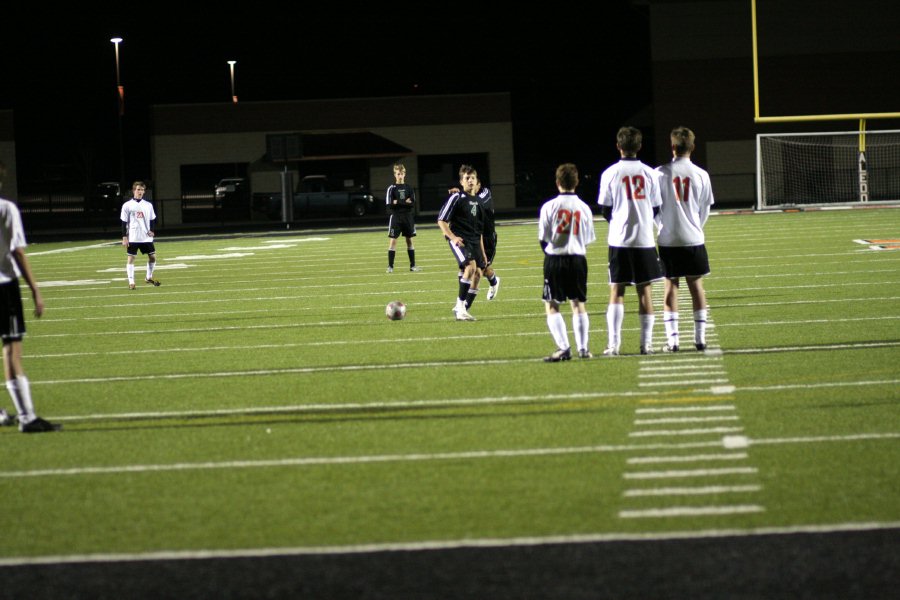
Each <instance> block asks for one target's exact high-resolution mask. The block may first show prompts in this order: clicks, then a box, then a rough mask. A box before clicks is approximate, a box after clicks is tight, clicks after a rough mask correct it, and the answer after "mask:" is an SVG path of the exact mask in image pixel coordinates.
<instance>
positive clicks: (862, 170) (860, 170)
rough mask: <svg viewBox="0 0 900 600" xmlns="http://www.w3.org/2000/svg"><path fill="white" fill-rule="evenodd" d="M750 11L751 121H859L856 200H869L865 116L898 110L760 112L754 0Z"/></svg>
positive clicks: (759, 184)
mask: <svg viewBox="0 0 900 600" xmlns="http://www.w3.org/2000/svg"><path fill="white" fill-rule="evenodd" d="M750 8H751V10H750V13H751V20H752V34H753V108H754V121H755V122H756V123H799V122H810V121H851V120H852V121H857V120H858V121H859V136H858V155H857V183H858V201H859V202H868V201H869V171H868V159H867V156H866V120H867V119H895V118H900V112H879V113H842V114H820V115H781V116H762V115H761V114H760V104H759V96H760V94H759V42H758V29H757V19H756V0H750ZM761 150H762V148H761V143H760V136H759V135H757V137H756V167H757V168H756V183H757V208H762V204H763V179H762V168H763V165H762V157H761Z"/></svg>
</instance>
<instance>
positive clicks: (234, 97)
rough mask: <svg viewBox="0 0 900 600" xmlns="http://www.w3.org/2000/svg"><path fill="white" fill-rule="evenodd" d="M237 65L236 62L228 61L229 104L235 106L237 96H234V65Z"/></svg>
mask: <svg viewBox="0 0 900 600" xmlns="http://www.w3.org/2000/svg"><path fill="white" fill-rule="evenodd" d="M236 64H237V61H236V60H229V61H228V68H229V69H230V71H231V102H232V103H234V104H237V96H236V95H235V94H234V65H236Z"/></svg>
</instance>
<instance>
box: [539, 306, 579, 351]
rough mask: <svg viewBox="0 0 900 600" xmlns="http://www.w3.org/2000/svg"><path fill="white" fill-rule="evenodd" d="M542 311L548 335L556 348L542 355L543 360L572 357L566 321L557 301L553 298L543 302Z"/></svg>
mask: <svg viewBox="0 0 900 600" xmlns="http://www.w3.org/2000/svg"><path fill="white" fill-rule="evenodd" d="M544 312H545V313H546V315H547V329H549V330H550V337H552V338H553V343H554V344H556V350H555V351H554V352H553V353H552V354H550V355H549V356H545V357H544V362H560V361H563V360H569V359H571V358H572V349H571V347H570V346H569V333H568V332H567V331H566V321H565V319H563V316H562V314H560V312H559V303H557V302H556V301H555V300H549V301H545V302H544Z"/></svg>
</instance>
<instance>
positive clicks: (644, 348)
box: [635, 282, 656, 354]
mask: <svg viewBox="0 0 900 600" xmlns="http://www.w3.org/2000/svg"><path fill="white" fill-rule="evenodd" d="M635 287H636V288H637V293H638V315H639V317H640V321H641V354H653V347H652V344H653V324H654V323H655V322H656V314H654V312H653V294H652V286H651V285H650V283H649V282H647V283H639V284H637V285H636V286H635Z"/></svg>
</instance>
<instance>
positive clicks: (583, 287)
mask: <svg viewBox="0 0 900 600" xmlns="http://www.w3.org/2000/svg"><path fill="white" fill-rule="evenodd" d="M576 187H578V169H577V168H576V167H575V165H573V164H571V163H566V164H563V165H560V166H559V167H557V169H556V188H557V189H558V190H559V196H557V197H556V198H553V199H552V200H548V201H547V202H545V203H544V205H543V206H541V215H540V220H539V221H538V239H539V240H540V242H541V248H543V250H544V292H543V296H542V298H543V300H544V306H545V307H546V313H547V327H548V329H550V335H551V336H552V337H553V341H554V342H556V348H557V349H556V351H554V352H553V353H552V354H550V356H547V357H546V358H544V360H545V361H546V362H559V361H563V360H569V359H571V358H572V350H571V348H570V346H569V334H568V332H567V331H566V322H565V321H564V320H563V317H562V315H561V314H560V312H559V306H560V304H562V303H564V302H565V301H566V300H569V302H570V303H571V305H572V330H573V332H574V334H575V346H576V347H577V348H578V356H579V357H581V358H591V356H592V355H591V352H590V350H589V349H588V332H589V330H590V321H589V320H588V313H587V308H585V305H584V303H585V302H586V301H587V275H588V266H587V259H586V257H585V254H586V252H587V248H586V247H587V245H588V244H590V243H592V242H593V241H594V240H595V239H596V236H595V235H594V215H593V214H592V213H591V209H590V208H589V207H588V205H587V204H585V203H584V202H582V201H581V199H580V198H579V197H578V196H576V195H575V188H576Z"/></svg>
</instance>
